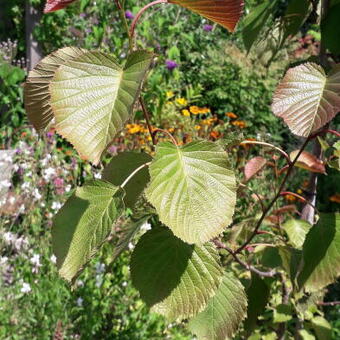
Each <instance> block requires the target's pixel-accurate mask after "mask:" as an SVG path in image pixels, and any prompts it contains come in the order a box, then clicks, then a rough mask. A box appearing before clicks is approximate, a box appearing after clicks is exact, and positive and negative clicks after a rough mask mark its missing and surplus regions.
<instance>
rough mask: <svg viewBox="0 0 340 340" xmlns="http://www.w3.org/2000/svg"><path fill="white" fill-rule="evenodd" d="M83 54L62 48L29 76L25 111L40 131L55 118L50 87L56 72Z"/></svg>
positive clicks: (49, 56)
mask: <svg viewBox="0 0 340 340" xmlns="http://www.w3.org/2000/svg"><path fill="white" fill-rule="evenodd" d="M83 52H84V50H82V49H80V48H76V47H65V48H62V49H60V50H58V51H55V52H53V53H52V54H50V55H48V56H47V57H45V58H44V59H42V60H41V61H40V62H39V63H38V64H37V65H36V66H35V67H34V69H33V70H32V71H30V73H29V74H28V77H27V80H26V83H25V87H24V97H25V100H24V102H25V109H26V111H27V115H28V119H29V120H30V122H31V123H32V124H33V126H34V127H35V128H36V129H37V130H38V131H43V130H44V129H45V128H46V127H47V126H48V125H49V123H50V122H51V121H52V119H53V117H54V116H53V112H52V108H51V103H50V101H51V94H50V91H49V86H50V83H51V81H52V78H53V76H54V73H55V71H56V70H57V69H58V67H60V66H61V65H63V64H65V63H66V61H68V60H72V59H74V58H77V57H79V56H80V55H81V54H82V53H83Z"/></svg>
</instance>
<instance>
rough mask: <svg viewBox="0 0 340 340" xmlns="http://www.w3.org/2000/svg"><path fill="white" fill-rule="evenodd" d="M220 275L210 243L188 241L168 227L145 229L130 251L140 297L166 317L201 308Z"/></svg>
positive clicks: (186, 314) (175, 317) (185, 316)
mask: <svg viewBox="0 0 340 340" xmlns="http://www.w3.org/2000/svg"><path fill="white" fill-rule="evenodd" d="M222 276H223V271H222V268H221V266H220V264H219V255H218V252H217V251H216V249H215V248H214V247H213V245H212V244H210V243H207V244H205V245H203V246H195V245H189V244H187V243H184V242H183V241H181V240H180V239H179V238H177V237H175V236H174V235H173V234H172V232H171V231H170V230H169V229H168V228H164V227H159V228H155V229H152V230H150V231H148V232H147V233H145V234H144V235H143V236H142V237H141V239H140V241H139V242H138V243H137V245H136V248H135V250H134V252H133V253H132V258H131V277H132V282H133V284H134V285H135V287H136V288H137V289H138V291H139V293H140V295H141V298H142V299H143V300H144V301H145V302H146V304H147V305H148V306H149V307H152V309H153V311H156V312H158V313H160V314H163V315H165V316H166V317H168V318H170V319H178V318H188V317H191V316H193V315H196V314H197V313H199V312H200V311H201V310H202V309H204V307H205V306H206V304H207V302H208V300H209V298H210V297H212V296H213V295H214V294H215V292H216V290H217V288H218V286H219V284H220V282H221V280H222Z"/></svg>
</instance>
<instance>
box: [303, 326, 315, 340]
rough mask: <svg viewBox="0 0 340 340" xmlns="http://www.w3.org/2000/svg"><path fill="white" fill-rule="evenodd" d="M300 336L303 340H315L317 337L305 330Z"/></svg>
mask: <svg viewBox="0 0 340 340" xmlns="http://www.w3.org/2000/svg"><path fill="white" fill-rule="evenodd" d="M299 335H300V337H301V339H302V340H315V336H314V335H313V334H311V333H309V332H308V331H307V330H305V329H300V330H299Z"/></svg>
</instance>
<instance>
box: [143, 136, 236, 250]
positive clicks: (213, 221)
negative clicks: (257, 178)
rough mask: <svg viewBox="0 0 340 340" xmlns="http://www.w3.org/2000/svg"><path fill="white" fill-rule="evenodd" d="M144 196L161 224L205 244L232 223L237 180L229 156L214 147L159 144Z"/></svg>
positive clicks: (181, 236) (186, 240)
mask: <svg viewBox="0 0 340 340" xmlns="http://www.w3.org/2000/svg"><path fill="white" fill-rule="evenodd" d="M149 169H150V176H151V182H150V184H149V186H148V187H147V189H146V197H147V199H148V200H149V202H150V203H151V204H152V205H153V206H154V207H155V208H156V210H157V213H158V214H159V218H160V220H161V221H162V222H163V223H164V224H166V225H167V226H168V227H169V228H170V229H171V230H172V231H173V233H174V234H175V235H176V236H177V237H179V238H181V239H182V240H184V241H185V242H188V243H204V242H206V241H209V240H211V239H212V238H213V237H215V236H217V235H219V234H220V233H221V232H222V231H223V229H224V228H225V227H226V226H228V225H229V224H230V223H231V219H232V216H233V213H234V207H235V202H236V182H235V176H234V173H233V172H232V171H231V170H229V164H228V162H227V159H226V153H225V152H224V151H223V149H222V148H221V147H220V146H218V145H217V144H215V143H212V142H208V141H198V142H192V143H189V144H187V145H184V146H182V147H180V146H176V145H174V144H171V143H169V142H166V143H159V144H158V145H157V150H156V155H155V159H154V160H153V162H152V163H151V165H150V168H149Z"/></svg>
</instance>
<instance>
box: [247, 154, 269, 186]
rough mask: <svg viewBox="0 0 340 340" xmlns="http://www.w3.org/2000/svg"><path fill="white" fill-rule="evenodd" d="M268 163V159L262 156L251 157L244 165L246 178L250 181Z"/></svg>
mask: <svg viewBox="0 0 340 340" xmlns="http://www.w3.org/2000/svg"><path fill="white" fill-rule="evenodd" d="M266 164H267V160H266V159H265V158H263V157H261V156H257V157H254V158H252V159H250V160H249V161H248V162H247V163H246V165H245V167H244V175H245V177H246V180H247V181H249V180H250V179H251V178H252V177H254V176H255V175H256V174H257V173H259V172H260V171H261V170H262V169H263V168H264V166H265V165H266Z"/></svg>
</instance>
